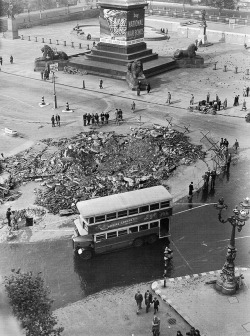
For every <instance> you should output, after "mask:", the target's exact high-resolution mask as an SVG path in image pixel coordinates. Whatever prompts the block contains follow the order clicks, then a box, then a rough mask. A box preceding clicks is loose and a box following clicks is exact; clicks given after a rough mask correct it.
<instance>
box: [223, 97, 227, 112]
mask: <svg viewBox="0 0 250 336" xmlns="http://www.w3.org/2000/svg"><path fill="white" fill-rule="evenodd" d="M226 108H227V98H225V100H224V102H223V109H224V110H226Z"/></svg>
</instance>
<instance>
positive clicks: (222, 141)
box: [220, 138, 224, 148]
mask: <svg viewBox="0 0 250 336" xmlns="http://www.w3.org/2000/svg"><path fill="white" fill-rule="evenodd" d="M223 146H224V139H223V138H221V140H220V148H222V147H223Z"/></svg>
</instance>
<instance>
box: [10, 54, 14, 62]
mask: <svg viewBox="0 0 250 336" xmlns="http://www.w3.org/2000/svg"><path fill="white" fill-rule="evenodd" d="M13 60H14V59H13V56H12V55H10V64H13Z"/></svg>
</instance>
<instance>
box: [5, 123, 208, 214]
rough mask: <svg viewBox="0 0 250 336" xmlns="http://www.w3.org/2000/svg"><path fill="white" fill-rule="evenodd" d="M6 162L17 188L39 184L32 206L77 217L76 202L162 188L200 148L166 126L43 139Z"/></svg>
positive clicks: (198, 156) (196, 155)
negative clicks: (127, 132) (27, 183)
mask: <svg viewBox="0 0 250 336" xmlns="http://www.w3.org/2000/svg"><path fill="white" fill-rule="evenodd" d="M40 147H41V148H40V150H39V151H38V152H36V151H35V149H34V148H33V149H32V148H31V149H29V150H26V151H25V152H23V153H21V154H19V155H17V156H15V157H11V158H8V159H7V162H6V167H5V170H7V171H8V172H9V173H10V174H11V176H13V177H14V178H15V182H16V183H23V182H24V181H27V180H35V181H37V182H40V185H41V186H42V188H41V189H38V190H36V195H37V199H36V204H38V205H40V206H44V207H45V208H47V209H48V210H49V211H50V212H52V213H54V214H56V213H59V212H60V210H63V209H72V210H73V211H74V212H77V209H76V207H75V204H76V202H78V201H82V200H87V199H90V198H94V197H102V196H106V195H110V194H115V193H120V192H126V191H131V190H135V189H138V188H145V187H151V186H154V185H159V184H163V185H165V186H166V180H167V179H168V177H169V176H170V174H171V173H172V172H173V170H175V169H176V167H177V166H179V165H189V164H191V163H192V162H195V161H196V160H197V159H203V157H204V153H203V152H202V148H201V146H196V145H192V144H190V143H189V142H188V137H186V136H185V135H184V134H183V133H180V132H178V131H176V130H172V129H169V128H166V127H157V128H156V127H153V128H145V129H141V128H139V129H132V130H131V134H130V135H117V134H115V133H114V132H109V133H102V132H95V131H91V132H87V133H80V134H78V135H77V136H75V137H73V138H71V139H67V138H61V139H45V140H42V146H40Z"/></svg>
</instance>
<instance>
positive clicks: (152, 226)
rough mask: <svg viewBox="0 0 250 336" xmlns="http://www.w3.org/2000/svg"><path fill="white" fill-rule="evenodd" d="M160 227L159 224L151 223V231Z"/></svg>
mask: <svg viewBox="0 0 250 336" xmlns="http://www.w3.org/2000/svg"><path fill="white" fill-rule="evenodd" d="M158 226H159V223H158V222H152V223H150V229H153V228H157V227H158Z"/></svg>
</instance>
